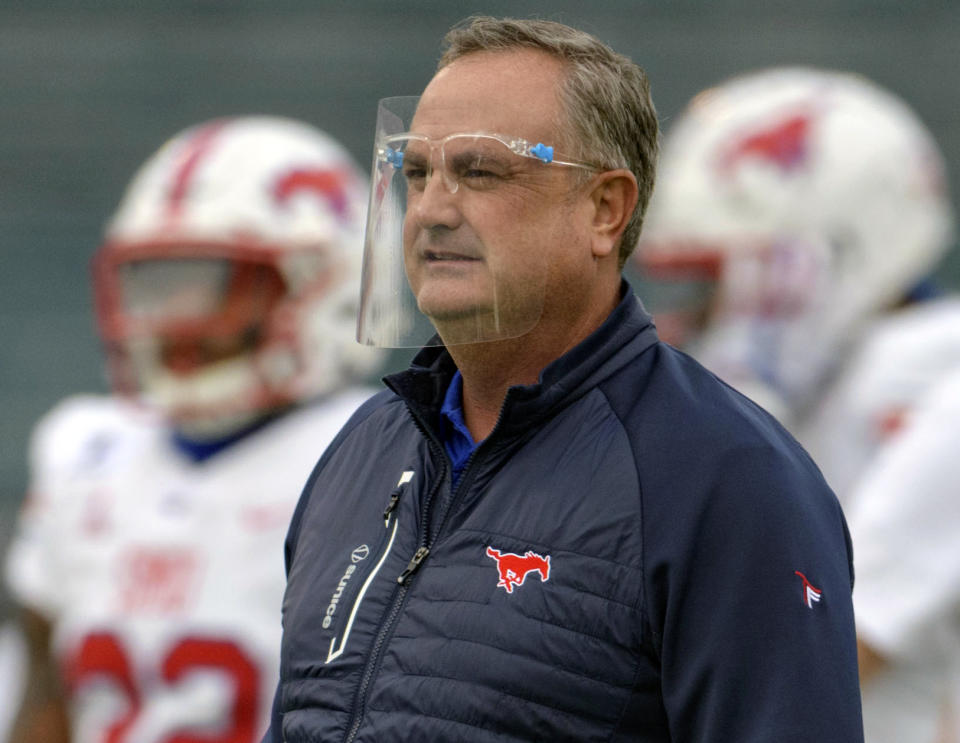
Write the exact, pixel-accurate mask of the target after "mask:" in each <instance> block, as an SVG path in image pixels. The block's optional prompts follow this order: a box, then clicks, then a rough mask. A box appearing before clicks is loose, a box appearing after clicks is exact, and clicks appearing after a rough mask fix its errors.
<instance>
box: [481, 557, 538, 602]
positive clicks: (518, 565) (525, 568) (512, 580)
mask: <svg viewBox="0 0 960 743" xmlns="http://www.w3.org/2000/svg"><path fill="white" fill-rule="evenodd" d="M487 557H492V558H493V559H494V560H496V562H497V572H498V573H499V575H500V580H499V582H498V583H497V587H502V588H503V590H505V591H506V592H507V593H513V587H514V586H522V585H523V582H524V581H525V580H526V579H527V576H528V575H530V573H539V574H540V581H541V582H542V583H545V582H546V581H547V580H548V579H549V578H550V555H547V556H546V557H544V556H543V555H538V554H537V553H536V552H531V551H530V550H527V552H526V553H525V554H523V555H515V554H513V553H511V552H501V551H500V550H496V549H494V548H493V547H487Z"/></svg>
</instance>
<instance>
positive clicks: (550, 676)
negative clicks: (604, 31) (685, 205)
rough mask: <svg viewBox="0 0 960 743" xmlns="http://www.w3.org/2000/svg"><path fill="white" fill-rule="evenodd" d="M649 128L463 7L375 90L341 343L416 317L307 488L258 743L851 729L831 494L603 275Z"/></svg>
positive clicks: (636, 80) (590, 74) (565, 64)
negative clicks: (360, 281) (369, 175)
mask: <svg viewBox="0 0 960 743" xmlns="http://www.w3.org/2000/svg"><path fill="white" fill-rule="evenodd" d="M404 106H406V109H404ZM404 110H406V112H408V113H409V112H412V113H413V118H412V121H411V120H409V119H406V118H405V114H404ZM656 141H657V125H656V116H655V112H654V109H653V106H652V104H651V102H650V98H649V90H648V86H647V81H646V78H645V76H644V74H643V72H642V71H641V70H640V69H639V68H638V67H637V66H636V65H634V64H633V63H632V62H630V61H629V60H628V59H626V58H625V57H623V56H621V55H618V54H616V53H614V52H613V51H612V50H611V49H609V48H608V47H607V46H605V45H604V44H602V43H600V42H599V41H597V40H596V39H594V38H593V37H591V36H589V35H587V34H585V33H582V32H580V31H577V30H575V29H571V28H568V27H566V26H563V25H561V24H556V23H551V22H540V21H515V20H509V19H507V20H497V19H490V18H475V19H472V20H471V21H470V22H469V23H468V24H466V25H464V26H462V27H459V28H455V29H454V30H453V31H452V32H451V33H450V34H449V35H448V37H447V49H446V52H445V54H444V55H443V58H442V59H441V61H440V66H439V70H438V72H437V74H436V75H435V76H434V77H433V79H432V80H431V81H430V83H429V84H428V85H427V87H426V89H425V90H424V92H423V95H422V96H421V97H420V98H419V101H418V102H417V103H416V105H415V106H414V105H411V104H410V102H409V101H406V102H405V101H400V100H397V99H387V100H386V101H383V102H382V103H381V108H380V114H379V119H378V125H377V141H376V144H375V148H376V149H375V152H376V153H377V154H376V161H375V166H376V167H375V172H374V182H373V184H372V189H373V197H372V201H371V214H370V219H369V223H368V230H367V244H366V250H365V270H364V282H365V286H364V290H365V292H366V298H365V299H364V300H361V305H362V308H361V316H360V327H359V330H360V337H361V338H362V339H364V340H368V341H378V342H385V341H389V342H391V343H404V342H410V341H411V340H413V339H414V338H415V337H416V335H417V333H418V332H419V330H418V324H417V322H416V318H415V317H413V316H410V315H406V314H405V312H406V310H407V309H411V308H412V309H416V308H419V309H420V310H421V311H422V313H423V314H425V315H426V316H428V317H429V319H430V321H431V323H432V324H433V326H434V327H435V328H436V332H437V336H438V337H437V338H435V339H432V340H429V341H428V342H427V346H426V348H424V349H423V350H422V351H421V352H420V354H419V355H418V356H417V357H416V358H415V359H414V361H413V364H412V366H411V368H410V369H409V370H408V371H407V372H405V373H402V374H398V375H395V376H391V377H388V378H387V379H386V383H387V385H388V387H390V390H389V391H386V392H383V393H381V394H380V395H378V396H377V397H376V398H374V399H373V400H371V401H370V402H368V403H366V404H365V405H364V406H363V407H362V408H361V409H360V410H359V411H357V413H356V414H355V415H354V416H353V418H352V419H351V421H350V422H349V423H348V424H347V425H346V426H345V427H344V429H343V430H342V431H341V432H340V434H338V436H337V438H336V439H335V441H334V442H333V443H332V444H331V446H330V447H329V448H328V449H327V451H326V453H325V454H324V456H323V457H322V458H321V460H320V462H319V463H318V465H317V467H316V469H315V470H314V473H313V475H312V476H311V479H310V481H309V482H308V484H307V487H306V489H305V491H304V494H303V496H302V498H301V501H300V503H299V505H298V506H297V511H296V512H295V514H294V518H293V521H292V524H291V528H290V532H289V535H288V539H287V545H286V560H287V591H286V594H285V596H284V604H283V612H284V613H283V624H284V636H283V643H282V651H281V679H280V684H279V687H278V691H277V695H276V697H275V702H274V714H273V719H272V724H271V730H270V734H269V735H268V737H267V739H268V740H272V741H280V740H284V741H287V743H297V742H299V741H307V740H324V741H345V742H347V743H353V742H354V741H357V742H359V741H411V740H429V741H466V740H469V741H494V740H498V741H502V740H512V741H584V740H608V741H610V740H644V741H674V742H676V741H713V742H719V741H730V742H731V743H732V742H733V741H736V742H737V743H749V742H752V741H756V742H757V743H759V741H764V742H768V741H774V740H775V741H812V740H816V741H836V742H837V743H840V741H843V743H849V742H850V741H859V740H861V737H862V731H861V724H860V708H859V697H858V693H857V678H856V650H855V638H854V630H853V618H852V609H851V601H850V588H851V582H852V568H851V563H850V552H849V544H848V542H847V540H846V537H845V534H846V533H845V526H844V521H843V516H842V514H841V512H840V509H839V506H838V504H837V502H836V500H835V498H834V497H833V495H832V494H831V493H830V491H829V489H828V488H827V487H826V485H825V484H824V482H823V480H822V478H821V477H820V475H819V473H818V472H817V470H816V467H815V466H814V465H813V463H812V462H811V461H810V459H809V458H808V457H807V456H806V455H805V454H804V452H803V451H802V450H801V449H800V447H799V446H798V445H797V444H796V443H795V442H794V441H793V440H792V439H791V438H790V437H789V436H788V435H787V434H786V433H785V432H784V431H783V430H782V429H781V428H780V427H779V426H778V425H777V424H776V423H775V422H774V421H773V420H772V419H771V418H770V417H769V416H768V415H767V414H766V413H765V412H763V411H762V410H761V409H759V408H758V407H757V406H755V405H753V404H752V403H750V402H749V401H748V400H746V399H745V398H743V397H742V396H740V395H739V394H737V393H736V392H734V391H733V390H731V389H730V388H728V387H726V386H725V385H723V384H722V383H721V382H719V381H718V380H717V379H716V378H715V377H713V376H712V375H711V374H709V373H708V372H706V371H705V370H704V369H703V368H702V367H700V366H699V365H697V364H696V363H695V362H693V361H692V360H690V359H689V358H687V357H685V356H683V355H682V354H680V353H678V352H676V351H674V350H673V349H671V348H669V347H668V346H666V345H664V344H662V343H660V342H658V340H657V338H656V333H655V330H654V328H653V326H652V324H651V323H650V319H649V317H648V316H647V315H646V314H645V313H644V311H643V309H642V307H641V306H640V304H639V302H638V300H637V299H636V298H635V297H633V296H632V293H631V291H630V289H629V287H628V286H627V285H626V284H624V283H623V282H622V279H621V276H620V269H621V267H622V266H623V263H624V261H625V260H626V258H627V256H628V255H629V253H630V249H631V248H632V246H633V245H634V244H635V242H636V238H637V236H638V234H639V230H640V226H641V222H642V219H643V210H644V207H645V205H646V202H647V200H648V198H649V195H650V191H651V189H652V185H653V175H654V161H655V159H656V149H657V147H656ZM401 258H402V259H403V261H404V268H405V276H406V279H407V281H408V283H409V288H408V290H407V291H409V295H405V294H404V292H403V291H402V287H401V286H400V285H399V283H400V282H399V281H398V280H397V277H402V276H403V275H404V274H403V273H401V270H400V266H399V263H400V260H401ZM391 302H392V303H393V304H392V307H393V310H394V312H392V313H391V312H388V311H387V309H388V308H389V307H391Z"/></svg>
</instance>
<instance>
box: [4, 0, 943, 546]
mask: <svg viewBox="0 0 960 743" xmlns="http://www.w3.org/2000/svg"><path fill="white" fill-rule="evenodd" d="M476 12H483V13H489V14H493V15H515V16H538V17H543V18H550V19H554V20H560V21H564V22H567V23H570V24H572V25H577V26H580V27H582V28H584V29H586V30H588V31H591V32H593V33H595V34H597V35H598V36H600V37H601V38H602V39H604V40H605V41H607V42H609V43H610V44H612V45H613V46H614V47H615V48H616V49H617V50H619V51H622V52H624V53H626V54H628V55H630V56H631V57H632V58H633V59H634V60H636V61H637V62H639V63H640V64H641V65H643V66H644V67H645V68H646V70H647V72H648V74H649V76H650V78H651V80H652V84H653V91H654V99H655V102H656V105H657V108H658V110H659V113H660V116H661V120H662V122H663V124H664V126H665V127H667V128H668V127H669V125H670V122H671V120H672V118H674V117H675V116H676V115H677V113H678V112H679V111H680V110H681V108H682V106H683V105H684V103H685V102H686V101H687V100H688V99H689V98H690V97H691V96H692V95H693V94H694V93H696V92H697V91H698V90H700V89H702V88H703V87H705V86H707V85H710V84H713V83H715V82H718V81H720V80H722V79H723V78H725V77H728V76H730V75H733V74H736V73H738V72H742V71H745V70H748V69H753V68H758V67H763V66H768V65H774V64H809V65H819V66H825V67H832V68H843V69H850V70H855V71H858V72H861V73H863V74H865V75H867V76H869V77H871V78H873V79H875V80H876V81H877V82H879V83H881V84H882V85H884V86H886V87H888V88H889V89H891V90H893V91H895V92H896V93H898V94H899V95H901V96H902V97H903V98H904V99H905V100H906V101H907V102H908V103H909V104H911V105H912V106H913V107H914V108H915V109H916V110H917V111H918V112H919V114H920V116H921V117H922V118H923V119H924V120H925V121H926V123H927V124H928V126H929V127H930V128H931V129H932V130H933V131H934V133H935V134H936V135H937V137H938V139H939V141H940V144H941V146H942V148H943V151H944V153H945V155H946V157H947V160H948V162H949V167H950V176H951V182H952V184H953V185H954V193H955V194H956V192H957V191H958V190H960V186H958V185H957V184H960V172H958V171H960V112H958V104H960V87H958V82H957V67H958V60H960V56H958V51H957V42H958V39H960V3H956V2H951V1H948V0H939V1H934V0H910V2H908V3H907V2H903V0H792V1H790V2H788V1H786V0H709V1H708V0H703V2H692V1H689V0H659V1H653V0H647V1H642V0H634V1H633V2H628V1H627V0H595V1H594V2H582V1H581V2H572V1H571V0H548V1H545V2H533V1H532V0H514V1H513V2H507V1H506V0H504V1H493V0H491V1H480V0H478V1H477V2H473V3H461V2H451V1H444V0H352V1H350V2H324V1H323V0H261V1H256V0H217V1H214V0H207V1H204V2H188V1H187V0H139V1H138V2H120V1H119V0H104V1H103V2H92V1H89V0H88V1H87V2H83V1H81V0H73V1H70V2H68V1H66V0H60V1H58V0H34V1H32V2H28V1H26V0H6V1H5V2H4V3H2V4H0V240H2V241H3V245H2V252H0V339H2V351H0V548H2V547H3V546H4V545H5V543H6V540H7V538H8V536H9V532H10V530H11V527H12V523H11V522H12V519H13V515H14V513H15V509H16V506H17V504H18V503H19V501H20V498H21V496H22V493H23V490H24V487H25V484H26V476H27V475H26V464H25V457H26V445H27V437H28V435H29V431H30V428H31V425H32V423H33V422H34V421H35V420H36V418H37V417H38V416H40V415H41V414H42V413H43V412H44V411H46V410H47V409H49V408H50V407H51V406H52V405H53V404H54V403H55V402H56V401H57V400H58V399H60V398H61V397H63V396H65V395H67V394H70V393H73V392H77V391H102V390H104V389H105V381H104V377H103V374H102V368H101V360H100V355H99V352H98V348H97V341H96V336H95V332H94V326H93V318H92V314H91V310H90V302H91V295H90V289H89V282H88V263H89V258H90V255H91V253H92V252H93V250H94V249H95V248H96V247H97V245H98V241H99V238H100V231H101V228H102V225H103V223H104V220H105V219H106V218H107V217H108V216H109V214H110V213H111V211H112V209H113V208H114V206H115V204H116V202H117V199H118V198H119V196H120V193H121V191H122V189H123V187H124V185H125V184H126V182H127V180H128V179H129V178H130V176H131V175H132V173H133V171H134V169H135V168H136V167H137V166H138V165H139V164H140V163H141V162H142V161H143V160H144V159H145V158H146V157H147V156H148V155H149V154H150V153H151V152H153V151H154V150H155V149H156V148H157V147H158V146H159V145H160V143H161V142H162V141H164V140H165V139H166V138H168V137H169V136H170V135H172V134H173V133H175V132H176V131H178V130H180V129H182V128H183V127H186V126H188V125H190V124H193V123H195V122H198V121H200V120H204V119H207V118H211V117H216V116H223V115H229V114H247V113H260V112H262V113H272V114H283V115H288V116H293V117H298V118H302V119H305V120H307V121H310V122H313V123H315V124H317V125H318V126H320V127H321V128H323V129H326V130H327V131H329V132H330V133H331V134H333V135H334V136H335V137H337V138H338V139H340V140H341V141H342V142H344V143H345V144H346V146H347V147H348V148H349V149H350V150H351V151H352V152H353V154H354V155H355V156H356V157H357V159H358V161H359V162H360V163H361V164H362V165H363V166H364V167H367V165H368V163H369V162H370V157H371V143H372V135H373V124H374V117H375V111H376V101H377V99H379V98H381V97H384V96H389V95H403V94H416V93H419V91H420V90H421V89H422V87H423V85H424V84H425V83H426V81H427V80H428V79H429V78H430V76H431V74H432V70H433V67H434V65H435V63H436V59H437V56H438V49H439V40H440V38H441V36H442V35H443V33H444V31H445V30H446V29H447V28H448V27H449V26H450V25H452V24H453V23H455V22H456V21H458V20H459V19H461V18H463V17H464V16H466V15H469V14H471V13H476ZM954 199H955V200H956V195H955V196H954ZM939 276H940V278H941V279H942V283H943V284H944V285H945V286H947V287H948V288H958V287H960V258H958V257H957V256H953V257H951V258H950V259H948V260H947V261H946V262H945V263H944V265H943V266H942V268H941V269H940V271H939ZM403 360H404V359H402V358H399V357H398V359H397V361H398V363H399V362H401V361H403Z"/></svg>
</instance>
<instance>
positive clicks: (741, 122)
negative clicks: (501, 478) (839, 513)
mask: <svg viewBox="0 0 960 743" xmlns="http://www.w3.org/2000/svg"><path fill="white" fill-rule="evenodd" d="M953 230H954V215H953V210H952V206H951V203H950V199H949V195H948V193H947V188H946V181H945V166H944V163H943V158H942V156H941V154H940V151H939V149H938V147H937V145H936V143H935V141H934V139H933V137H932V135H931V134H930V132H929V131H928V130H927V128H926V127H925V126H924V125H923V123H922V122H921V121H920V120H919V119H918V117H917V116H916V114H914V113H913V111H911V109H910V108H909V107H908V106H907V105H906V104H905V103H903V102H902V101H901V100H899V99H898V98H897V97H895V96H893V95H892V94H891V93H889V92H887V91H885V90H883V89H881V88H880V87H878V86H876V85H875V84H873V83H871V82H870V81H868V80H866V79H864V78H862V77H859V76H857V75H853V74H849V73H841V72H832V71H823V70H815V69H809V68H774V69H768V70H763V71H760V72H755V73H751V74H745V75H742V76H740V77H737V78H734V79H732V80H730V81H728V82H726V83H724V84H722V85H720V86H718V87H716V88H712V89H709V90H706V91H704V92H703V93H701V94H699V95H698V96H696V97H695V98H694V100H693V101H692V102H691V103H690V104H689V106H688V107H687V109H686V111H685V112H684V113H683V115H682V116H681V117H680V118H679V119H678V120H677V122H676V123H675V124H674V125H673V127H672V128H671V129H670V131H669V132H668V135H667V137H666V138H665V141H664V146H663V148H662V150H661V162H660V170H659V173H658V182H657V186H656V191H655V193H654V196H653V199H652V201H651V204H650V208H649V210H648V212H647V218H646V223H645V227H644V236H643V238H642V240H641V243H640V246H639V247H638V250H637V252H636V253H635V256H636V257H637V259H638V261H639V270H640V272H641V276H642V277H643V282H644V283H643V284H642V285H641V288H640V292H639V293H640V295H641V297H642V298H643V299H644V301H645V302H647V304H648V306H649V308H650V309H651V310H652V312H653V314H654V319H655V321H656V322H657V325H658V328H659V329H660V331H661V335H662V336H664V337H665V338H666V339H667V340H671V341H673V342H675V343H676V344H678V345H681V346H682V347H684V348H686V349H687V350H688V351H690V352H691V353H692V354H693V355H694V356H696V357H697V358H698V359H699V360H700V361H701V362H703V363H704V364H705V365H706V366H707V367H708V368H711V369H712V370H713V371H715V372H716V373H718V374H719V376H721V377H722V378H724V379H725V380H726V381H728V382H729V383H731V384H732V385H733V386H735V387H737V388H739V389H740V390H741V391H743V392H745V393H746V394H747V395H749V396H750V397H753V398H754V399H755V400H756V401H757V402H759V403H760V404H762V405H764V406H765V407H767V408H768V409H769V410H770V411H771V412H773V413H774V414H775V415H776V416H777V417H778V418H779V419H780V421H781V422H782V423H784V424H785V425H786V426H787V427H788V428H790V429H791V430H792V431H793V432H794V433H795V434H796V435H797V437H798V438H799V439H800V440H801V442H802V443H803V444H804V445H805V446H806V448H807V449H808V451H810V452H811V454H812V455H813V457H814V459H815V461H817V463H818V464H819V465H820V467H821V469H822V470H823V472H824V475H825V476H826V478H827V481H828V482H829V483H830V484H831V486H832V487H833V488H834V490H835V491H836V492H837V494H838V496H839V497H840V499H841V501H843V502H844V503H845V505H848V504H849V502H850V499H851V498H852V497H858V498H859V497H863V498H868V497H869V492H868V489H867V488H864V487H859V488H857V487H855V483H856V482H857V480H858V479H859V478H860V477H862V476H863V475H864V473H865V472H866V471H867V470H868V469H869V468H870V467H871V465H872V463H873V460H874V459H875V457H876V456H877V452H878V451H879V450H880V448H881V447H882V446H884V445H885V444H886V443H887V440H888V439H889V437H890V435H891V434H892V433H893V432H895V431H896V430H897V428H898V426H899V425H900V423H901V422H902V420H903V416H904V414H905V412H906V411H907V410H909V408H910V407H911V406H912V405H913V404H915V402H916V401H917V400H918V399H920V398H921V397H922V396H923V395H924V394H925V393H926V392H927V391H928V390H929V388H930V387H931V386H932V385H933V384H934V383H935V382H936V381H938V380H939V379H941V378H942V377H943V376H944V375H945V374H947V373H949V372H950V371H951V370H952V369H954V368H960V300H957V299H954V298H950V297H941V298H937V299H932V300H931V299H930V298H929V296H923V295H924V294H928V292H927V291H926V287H927V286H928V284H927V281H926V280H927V277H928V276H929V275H930V273H931V271H932V270H933V269H934V267H935V266H936V264H937V263H938V261H939V260H940V258H941V257H942V256H943V255H944V254H945V253H946V252H947V251H948V249H949V248H950V247H951V245H952V242H953V236H954V233H953ZM921 298H922V299H925V300H929V301H917V300H919V299H921ZM908 306H909V308H908ZM874 538H879V535H877V534H871V535H870V536H867V534H866V533H865V534H864V536H863V537H861V539H864V540H865V539H874ZM854 548H855V551H856V552H857V553H858V554H859V552H860V549H862V548H864V546H863V545H861V544H858V541H857V540H856V539H855V541H854ZM858 575H859V568H858ZM891 585H892V584H891ZM858 589H859V579H858ZM857 594H858V592H857V591H855V592H854V596H855V597H856V596H857ZM895 595H896V591H895V590H893V591H892V593H891V596H895ZM855 605H857V602H856V598H855ZM857 608H858V610H859V611H860V612H861V614H859V615H858V624H859V621H860V619H861V618H863V619H865V620H866V613H867V612H871V611H873V607H872V606H871V605H867V604H861V605H857ZM865 642H866V641H865ZM899 673H900V669H899V667H898V665H897V664H896V663H891V664H889V665H888V666H887V667H886V668H885V669H884V672H883V674H882V675H883V676H884V677H885V678H886V679H887V680H886V681H885V682H884V683H882V684H881V683H874V680H870V681H869V682H868V683H867V685H866V686H865V687H864V689H863V691H864V699H865V709H864V718H865V722H866V725H867V728H868V731H872V733H871V734H872V735H874V736H876V735H877V734H878V731H880V730H882V729H883V728H884V725H883V724H882V723H880V724H876V722H877V721H876V720H875V719H871V716H872V715H875V714H876V713H877V711H878V710H886V711H887V714H888V715H897V714H900V712H899V710H902V713H903V715H904V716H905V718H913V719H916V715H915V713H914V712H911V711H909V710H908V709H906V705H909V700H910V695H908V694H897V693H895V689H896V687H897V685H898V683H900V684H901V685H903V684H910V683H912V681H911V678H910V674H911V673H913V670H909V671H908V670H907V669H904V674H905V675H904V676H903V677H902V679H901V680H900V681H899V682H898V681H897V677H898V674H899ZM887 727H888V729H890V730H892V729H893V728H892V727H890V726H887ZM914 730H915V732H916V735H917V737H910V736H908V737H903V738H880V737H873V738H871V737H869V736H868V738H867V743H880V741H885V740H891V741H892V740H898V741H901V743H902V741H904V740H910V741H911V743H931V740H930V739H929V738H927V739H924V738H922V737H920V736H921V735H922V734H923V728H921V727H917V728H915V729H914Z"/></svg>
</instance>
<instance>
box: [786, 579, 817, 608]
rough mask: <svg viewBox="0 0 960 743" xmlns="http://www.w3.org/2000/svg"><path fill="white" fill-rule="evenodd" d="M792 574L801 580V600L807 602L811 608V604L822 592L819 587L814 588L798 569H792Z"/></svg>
mask: <svg viewBox="0 0 960 743" xmlns="http://www.w3.org/2000/svg"><path fill="white" fill-rule="evenodd" d="M793 572H794V574H796V575H799V576H800V580H802V581H803V600H804V602H805V603H806V604H807V608H808V609H812V608H813V604H814V602H816V601H820V595H821V594H822V593H823V591H821V590H820V589H819V588H816V587H815V586H814V585H813V584H812V583H811V582H810V581H808V580H807V576H805V575H804V574H803V573H801V572H800V571H799V570H794V571H793Z"/></svg>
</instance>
